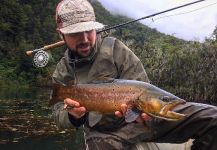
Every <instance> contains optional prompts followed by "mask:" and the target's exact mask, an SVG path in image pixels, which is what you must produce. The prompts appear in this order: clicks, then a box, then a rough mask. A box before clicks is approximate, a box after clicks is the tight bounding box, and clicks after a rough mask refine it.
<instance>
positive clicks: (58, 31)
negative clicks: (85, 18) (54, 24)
mask: <svg viewBox="0 0 217 150" xmlns="http://www.w3.org/2000/svg"><path fill="white" fill-rule="evenodd" d="M56 32H57V33H58V34H59V36H60V39H62V40H64V38H63V33H62V32H61V31H60V29H59V28H56Z"/></svg>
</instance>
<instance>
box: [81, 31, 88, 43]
mask: <svg viewBox="0 0 217 150" xmlns="http://www.w3.org/2000/svg"><path fill="white" fill-rule="evenodd" d="M80 39H81V40H82V41H83V42H88V33H87V32H81V34H80Z"/></svg>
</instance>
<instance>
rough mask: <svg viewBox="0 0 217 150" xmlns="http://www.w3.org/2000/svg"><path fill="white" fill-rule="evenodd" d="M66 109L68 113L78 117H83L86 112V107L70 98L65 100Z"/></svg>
mask: <svg viewBox="0 0 217 150" xmlns="http://www.w3.org/2000/svg"><path fill="white" fill-rule="evenodd" d="M64 109H66V110H67V111H68V113H69V114H70V115H72V116H73V117H75V118H76V119H79V118H81V117H83V116H84V115H85V113H86V108H85V107H81V106H80V104H79V103H78V102H77V101H75V100H72V99H70V98H66V99H65V100H64Z"/></svg>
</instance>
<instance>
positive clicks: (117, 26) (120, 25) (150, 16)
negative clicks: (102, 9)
mask: <svg viewBox="0 0 217 150" xmlns="http://www.w3.org/2000/svg"><path fill="white" fill-rule="evenodd" d="M202 1H205V0H199V1H194V2H191V3H187V4H184V5H180V6H177V7H173V8H170V9H167V10H164V11H161V12H158V13H154V14H152V15H148V16H145V17H142V18H139V19H135V20H132V21H128V22H125V23H121V24H118V25H115V26H111V27H108V28H105V29H103V30H100V31H98V32H97V33H101V32H104V31H108V30H111V29H115V28H119V27H122V26H125V25H128V24H131V23H134V22H137V21H140V20H143V19H147V18H152V17H154V16H157V15H160V14H163V13H166V12H169V11H172V10H176V9H179V8H182V7H186V6H189V5H193V4H196V3H200V2H202Z"/></svg>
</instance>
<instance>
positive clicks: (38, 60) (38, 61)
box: [33, 50, 49, 68]
mask: <svg viewBox="0 0 217 150" xmlns="http://www.w3.org/2000/svg"><path fill="white" fill-rule="evenodd" d="M48 61H49V54H48V53H47V52H45V51H43V50H39V51H38V52H36V53H35V55H34V57H33V63H34V65H35V66H36V67H38V68H43V67H45V66H46V65H47V64H48Z"/></svg>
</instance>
